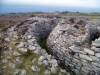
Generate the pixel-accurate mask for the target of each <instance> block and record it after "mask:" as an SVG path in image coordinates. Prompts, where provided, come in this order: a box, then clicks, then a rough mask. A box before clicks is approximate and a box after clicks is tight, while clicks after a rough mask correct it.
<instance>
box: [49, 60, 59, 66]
mask: <svg viewBox="0 0 100 75" xmlns="http://www.w3.org/2000/svg"><path fill="white" fill-rule="evenodd" d="M49 63H51V64H52V66H55V67H57V66H58V63H57V60H56V59H51V60H50V61H49Z"/></svg>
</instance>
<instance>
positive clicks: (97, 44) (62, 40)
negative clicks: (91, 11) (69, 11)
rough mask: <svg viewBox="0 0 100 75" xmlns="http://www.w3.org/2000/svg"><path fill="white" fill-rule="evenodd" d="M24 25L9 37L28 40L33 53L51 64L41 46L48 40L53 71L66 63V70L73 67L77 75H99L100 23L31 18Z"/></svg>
mask: <svg viewBox="0 0 100 75" xmlns="http://www.w3.org/2000/svg"><path fill="white" fill-rule="evenodd" d="M24 23H25V24H24ZM24 23H21V24H22V25H20V24H18V25H15V26H13V27H11V28H9V29H8V32H7V34H8V35H10V36H13V37H16V38H20V37H21V38H24V39H26V40H27V43H28V45H27V46H28V48H29V49H30V50H32V51H33V52H34V53H37V54H41V55H42V57H44V58H45V57H46V58H48V60H49V57H48V54H47V52H46V50H45V49H42V48H41V47H40V46H39V44H38V41H39V40H40V38H41V37H48V39H47V47H48V50H50V52H52V54H53V55H54V56H55V58H56V59H55V58H53V57H52V59H54V62H52V65H51V68H53V69H54V68H55V67H56V66H58V65H57V63H61V62H63V63H64V64H63V65H64V68H65V69H66V68H67V67H70V69H71V70H72V71H74V72H75V73H76V75H100V23H92V22H87V23H85V22H84V21H83V20H79V19H76V18H70V19H68V18H67V19H66V18H61V17H59V18H58V17H50V18H47V17H45V18H43V17H32V18H30V19H28V20H26V21H25V22H24ZM18 31H19V32H18ZM19 33H23V35H21V36H18V34H19ZM20 50H22V49H20ZM22 51H25V52H26V51H27V50H25V49H23V50H22ZM42 57H41V58H42ZM44 58H43V59H44ZM52 59H51V60H52ZM55 61H57V62H56V63H55ZM58 61H59V62H58ZM48 63H49V62H48ZM53 64H54V65H53ZM55 64H56V65H55ZM48 66H50V65H48Z"/></svg>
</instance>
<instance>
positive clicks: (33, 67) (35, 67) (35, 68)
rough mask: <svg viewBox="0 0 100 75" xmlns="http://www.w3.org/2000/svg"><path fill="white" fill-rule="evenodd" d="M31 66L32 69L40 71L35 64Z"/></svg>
mask: <svg viewBox="0 0 100 75" xmlns="http://www.w3.org/2000/svg"><path fill="white" fill-rule="evenodd" d="M31 68H32V70H33V71H36V72H38V71H40V68H38V67H37V66H32V67H31Z"/></svg>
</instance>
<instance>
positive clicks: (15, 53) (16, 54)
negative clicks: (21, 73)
mask: <svg viewBox="0 0 100 75" xmlns="http://www.w3.org/2000/svg"><path fill="white" fill-rule="evenodd" d="M13 55H14V56H20V55H21V54H20V53H18V52H16V51H14V53H13Z"/></svg>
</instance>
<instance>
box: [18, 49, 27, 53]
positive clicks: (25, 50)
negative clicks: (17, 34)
mask: <svg viewBox="0 0 100 75" xmlns="http://www.w3.org/2000/svg"><path fill="white" fill-rule="evenodd" d="M19 50H20V51H21V52H23V53H25V52H27V49H26V48H19Z"/></svg>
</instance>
